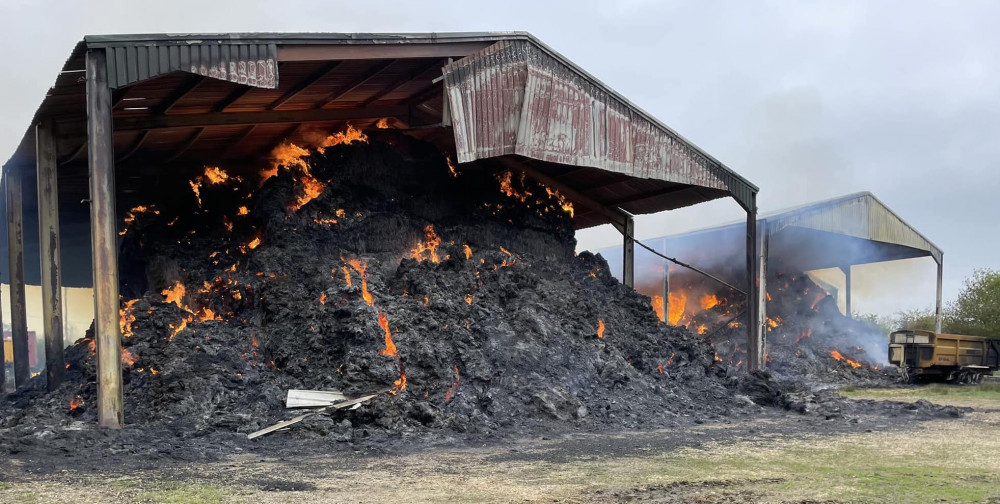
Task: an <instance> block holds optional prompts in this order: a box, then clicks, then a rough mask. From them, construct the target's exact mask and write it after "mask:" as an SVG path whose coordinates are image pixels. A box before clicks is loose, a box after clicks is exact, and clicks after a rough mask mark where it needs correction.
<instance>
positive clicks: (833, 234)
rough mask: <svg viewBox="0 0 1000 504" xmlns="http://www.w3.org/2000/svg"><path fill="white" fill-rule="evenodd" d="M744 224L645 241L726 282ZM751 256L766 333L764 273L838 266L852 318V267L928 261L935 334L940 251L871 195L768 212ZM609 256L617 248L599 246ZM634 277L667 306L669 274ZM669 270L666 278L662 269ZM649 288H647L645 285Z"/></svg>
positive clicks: (645, 272)
mask: <svg viewBox="0 0 1000 504" xmlns="http://www.w3.org/2000/svg"><path fill="white" fill-rule="evenodd" d="M742 233H743V226H742V224H739V223H733V224H729V225H723V226H718V227H713V228H708V229H701V230H697V231H692V232H688V233H683V234H678V235H672V236H664V237H660V238H653V239H649V240H644V241H643V243H646V244H647V245H649V246H650V247H652V248H654V249H656V250H659V251H661V252H662V253H665V254H669V255H671V256H674V257H677V258H679V259H681V260H683V261H686V262H689V263H691V264H694V265H701V266H703V267H706V268H708V269H709V270H710V271H712V272H714V273H716V274H718V275H720V276H722V277H723V278H728V277H731V276H732V274H733V272H732V268H731V265H733V264H734V263H738V261H739V258H740V255H741V252H742V251H739V250H737V249H734V247H733V244H736V243H739V241H740V237H741V235H742ZM757 233H758V236H759V239H758V241H757V252H756V257H757V260H758V267H757V271H758V274H759V281H758V282H757V286H756V289H757V290H758V293H759V297H758V302H759V307H758V312H757V314H758V322H757V325H758V330H760V331H761V334H765V335H766V330H765V326H764V324H766V321H767V303H766V292H767V273H768V271H769V269H770V268H772V267H774V268H781V270H782V272H804V271H812V270H818V269H826V268H840V269H841V270H842V271H843V272H844V275H845V288H846V289H845V290H846V292H845V294H846V301H847V306H846V312H847V313H846V314H847V315H848V316H850V314H851V267H852V266H855V265H860V264H870V263H876V262H883V261H895V260H899V259H910V258H917V257H931V258H933V259H934V261H935V262H936V263H937V296H936V311H935V313H936V326H937V330H938V331H940V330H941V308H942V307H941V288H942V283H941V282H942V273H943V267H944V262H943V261H944V254H943V252H942V251H941V249H939V248H938V247H937V246H936V245H934V243H932V242H931V241H930V240H928V239H927V238H926V237H925V236H924V235H922V234H921V233H920V232H919V231H917V230H916V229H915V228H913V227H912V226H910V225H909V224H907V223H906V221H904V220H903V219H902V218H900V217H899V215H897V214H896V213H895V212H893V211H892V210H891V209H889V207H887V206H886V205H885V204H884V203H882V201H880V200H879V199H878V198H876V197H875V195H873V194H872V193H870V192H860V193H854V194H848V195H845V196H841V197H837V198H833V199H829V200H825V201H820V202H816V203H809V204H806V205H802V206H798V207H794V208H789V209H785V210H779V211H776V212H770V213H767V214H765V215H762V216H761V217H760V218H759V219H758V220H757ZM603 252H606V253H608V255H609V256H610V257H615V253H616V252H617V249H616V248H611V249H605V250H604V251H603ZM638 268H639V277H640V279H641V281H642V282H645V283H647V284H649V283H650V280H652V283H655V285H656V287H654V288H656V289H657V290H659V289H661V288H662V289H663V291H664V292H663V299H664V302H665V303H667V302H669V299H670V298H669V296H668V295H667V293H668V291H669V285H670V282H669V270H668V269H666V268H662V267H660V266H659V262H658V261H656V262H655V263H648V264H646V265H645V267H644V266H643V265H642V264H640V265H639V266H638ZM664 271H667V278H663V272H664ZM647 288H648V287H647Z"/></svg>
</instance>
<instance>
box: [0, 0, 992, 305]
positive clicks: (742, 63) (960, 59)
mask: <svg viewBox="0 0 1000 504" xmlns="http://www.w3.org/2000/svg"><path fill="white" fill-rule="evenodd" d="M998 19H1000V2H986V1H984V2H976V1H970V0H963V1H962V2H930V1H923V2H921V1H912V0H907V1H886V0H881V1H869V2H851V1H843V0H837V1H829V2H802V1H786V2H749V1H736V0H734V1H727V2H713V1H704V0H698V1H689V2H657V1H645V0H618V1H610V2H609V1H606V0H605V1H601V2H590V1H582V0H577V1H569V2H542V1H538V0H535V1H531V2H521V1H514V0H506V1H503V2H489V3H485V2H483V3H480V2H473V1H469V0H466V1H455V2H434V1H423V2H401V1H395V2H392V1H389V2H382V1H373V0H364V1H353V2H337V1H329V0H328V1H293V0H284V1H280V2H274V1H271V2H254V1H249V0H243V1H239V2H227V1H218V0H212V1H207V0H198V1H190V0H171V1H138V0H128V1H125V0H121V1H96V0H87V1H64V2H56V1H38V0H2V2H0V20H2V21H0V23H3V26H2V30H0V39H2V41H3V42H4V47H5V48H6V50H5V51H4V53H5V54H6V55H7V56H6V57H5V58H6V60H7V63H6V64H5V68H7V70H6V71H5V72H4V79H3V84H0V86H2V89H3V90H4V97H5V100H4V104H3V114H0V158H3V159H6V158H7V157H8V156H9V154H10V153H11V152H12V150H13V148H14V146H15V145H16V143H17V142H18V141H19V140H20V138H21V136H22V134H23V132H24V130H25V128H26V127H27V126H28V121H29V120H30V117H31V115H32V113H33V112H34V110H35V108H36V107H37V106H38V104H39V102H40V101H41V99H42V96H43V95H44V93H45V91H46V90H47V89H48V87H49V86H50V85H51V84H52V83H53V81H54V79H55V76H56V73H57V72H58V71H59V70H60V68H61V66H62V63H63V62H64V60H65V59H66V58H67V57H68V56H69V53H70V51H71V49H72V47H73V45H74V44H75V43H76V42H77V41H78V40H80V38H81V37H82V36H83V35H85V34H107V33H150V32H175V33H192V32H231V31H235V32H238V31H285V32H309V31H324V32H356V31H364V32H379V31H385V32H399V31H485V30H527V31H530V32H531V33H533V34H534V35H536V36H537V37H539V38H540V39H541V40H542V41H544V42H545V43H546V44H548V45H550V46H551V47H553V48H554V49H555V50H557V51H559V52H561V53H562V54H564V55H565V56H567V57H568V58H569V59H570V60H572V61H574V62H576V63H577V64H579V65H580V66H582V67H583V68H584V69H586V70H587V71H589V72H591V73H592V74H593V75H595V76H596V77H598V78H599V79H601V80H603V81H604V82H605V83H607V84H608V85H610V86H611V87H612V88H614V89H616V90H618V91H619V92H621V93H622V94H623V95H625V96H626V97H628V98H629V99H630V100H632V101H633V102H634V103H636V104H638V105H639V106H640V107H642V108H644V109H646V110H647V111H649V112H650V113H652V114H653V115H654V116H656V117H657V118H659V119H661V120H662V121H663V122H665V123H666V124H668V125H670V126H671V127H672V128H674V129H675V130H677V131H679V132H680V133H681V134H682V135H684V136H685V137H687V138H688V139H690V140H692V141H693V142H695V143H696V144H698V145H699V146H701V147H702V148H703V149H705V150H706V151H707V152H709V153H711V154H712V155H713V156H715V157H716V158H718V159H720V160H721V161H723V162H724V163H726V164H727V165H728V166H729V167H731V168H732V169H734V170H735V171H737V172H738V173H740V174H742V175H743V176H745V177H746V178H748V179H749V180H750V181H752V182H754V183H755V184H757V185H758V186H760V188H761V192H760V197H759V206H760V209H761V210H762V211H765V212H766V211H769V210H776V209H780V208H783V207H787V206H791V205H797V204H801V203H807V202H811V201H815V200H819V199H824V198H829V197H833V196H838V195H841V194H845V193H849V192H854V191H861V190H868V191H872V192H873V193H875V195H876V196H878V197H879V198H880V199H882V201H884V202H885V203H886V204H887V205H888V206H889V207H890V208H892V209H893V210H895V211H896V212H897V213H899V214H900V215H901V216H902V217H903V218H904V219H905V220H906V221H908V222H909V223H910V224H911V225H913V226H914V227H916V228H917V229H918V230H919V231H921V232H922V233H923V234H924V235H925V236H927V237H928V238H929V239H930V240H932V241H933V242H935V243H936V244H937V245H938V246H939V247H941V248H942V249H943V250H944V251H945V266H946V269H945V298H946V299H951V298H954V296H955V295H956V294H957V292H958V290H959V288H960V287H961V282H962V280H963V278H964V277H966V276H967V275H968V274H969V273H971V271H972V269H973V268H976V267H991V268H1000V232H998V231H1000V229H998V225H997V220H998V217H1000V198H998V197H997V195H998V194H1000V170H998V159H1000V120H998V119H1000V68H998V65H1000V57H998V56H1000V55H998V54H997V53H998V48H1000V30H997V29H996V21H997V20H998ZM740 217H741V214H740V211H739V209H738V207H737V206H736V204H735V203H733V202H732V201H731V200H726V201H719V202H713V203H708V204H703V205H698V206H696V207H692V208H689V209H685V210H682V211H677V212H671V213H669V214H667V215H656V216H644V217H642V218H640V219H638V220H637V233H638V235H639V237H640V238H642V237H652V236H660V235H664V234H671V233H675V232H679V231H684V230H688V229H692V228H697V227H702V226H705V225H710V224H714V223H718V222H724V221H731V220H733V219H737V218H740ZM618 240H619V238H618V237H617V236H616V235H615V233H614V232H613V231H609V230H607V229H598V230H594V231H589V232H584V233H581V235H580V242H581V246H584V247H599V246H605V245H609V244H613V243H617V242H618ZM921 261H922V262H921ZM932 269H933V263H932V262H930V260H917V261H915V262H914V267H912V268H902V269H900V268H898V267H897V268H895V270H894V275H888V274H887V278H888V277H892V278H896V279H898V278H902V277H907V278H908V279H909V280H910V281H909V283H906V284H904V285H900V284H898V283H897V284H894V285H887V286H886V293H888V294H890V296H888V297H889V299H890V300H889V301H883V302H881V303H879V304H871V305H869V306H868V307H867V308H868V311H876V310H878V311H891V310H894V309H902V308H907V307H910V306H929V305H930V304H931V302H932V300H933V281H932V279H933V273H932ZM896 270H899V271H896ZM900 271H902V272H903V273H900ZM865 274H866V275H867V274H871V275H877V274H878V271H877V269H872V268H868V269H866V270H865ZM901 275H902V276H901ZM873 278H874V277H873ZM869 283H871V282H869ZM876 283H877V282H876ZM901 291H902V292H901ZM860 309H861V310H862V311H864V310H865V309H866V307H860Z"/></svg>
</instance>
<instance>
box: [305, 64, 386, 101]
mask: <svg viewBox="0 0 1000 504" xmlns="http://www.w3.org/2000/svg"><path fill="white" fill-rule="evenodd" d="M396 61H398V60H388V61H382V62H379V63H376V64H375V65H374V66H372V67H371V68H369V69H368V71H367V72H365V73H363V74H361V76H360V77H358V78H357V79H355V80H354V81H353V82H350V83H348V84H346V85H344V86H341V87H340V88H339V89H337V90H336V91H333V92H332V93H330V94H328V95H327V96H326V98H323V99H322V100H320V101H319V102H318V103H317V104H316V105H314V106H313V108H316V109H322V108H324V107H326V106H327V105H329V104H331V103H333V102H335V101H337V100H338V99H340V98H341V97H343V96H344V95H346V94H347V93H350V92H351V91H354V90H355V89H357V88H359V87H361V86H363V85H365V84H367V83H368V81H370V80H372V79H373V78H374V77H375V76H377V75H378V74H380V73H382V71H383V70H385V69H386V68H389V66H390V65H392V64H393V63H395V62H396Z"/></svg>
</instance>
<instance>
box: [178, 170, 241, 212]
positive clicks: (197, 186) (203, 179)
mask: <svg viewBox="0 0 1000 504" xmlns="http://www.w3.org/2000/svg"><path fill="white" fill-rule="evenodd" d="M230 179H232V180H235V181H237V182H239V181H240V180H242V179H241V178H239V177H230V176H229V174H228V173H226V172H225V171H224V170H222V169H221V168H219V167H217V166H206V167H205V173H203V174H202V175H199V176H197V177H195V178H194V179H192V180H190V181H188V184H190V185H191V191H193V192H194V197H195V199H197V200H198V206H199V207H200V206H201V188H202V186H204V185H218V184H222V183H225V182H226V181H228V180H230Z"/></svg>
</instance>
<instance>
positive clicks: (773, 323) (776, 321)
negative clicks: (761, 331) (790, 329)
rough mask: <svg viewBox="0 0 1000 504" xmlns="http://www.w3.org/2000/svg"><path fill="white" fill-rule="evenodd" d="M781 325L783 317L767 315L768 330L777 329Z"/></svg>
mask: <svg viewBox="0 0 1000 504" xmlns="http://www.w3.org/2000/svg"><path fill="white" fill-rule="evenodd" d="M779 325H781V317H779V316H777V315H775V316H774V318H771V317H767V330H768V331H770V330H772V329H776V328H777V327H778V326H779Z"/></svg>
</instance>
